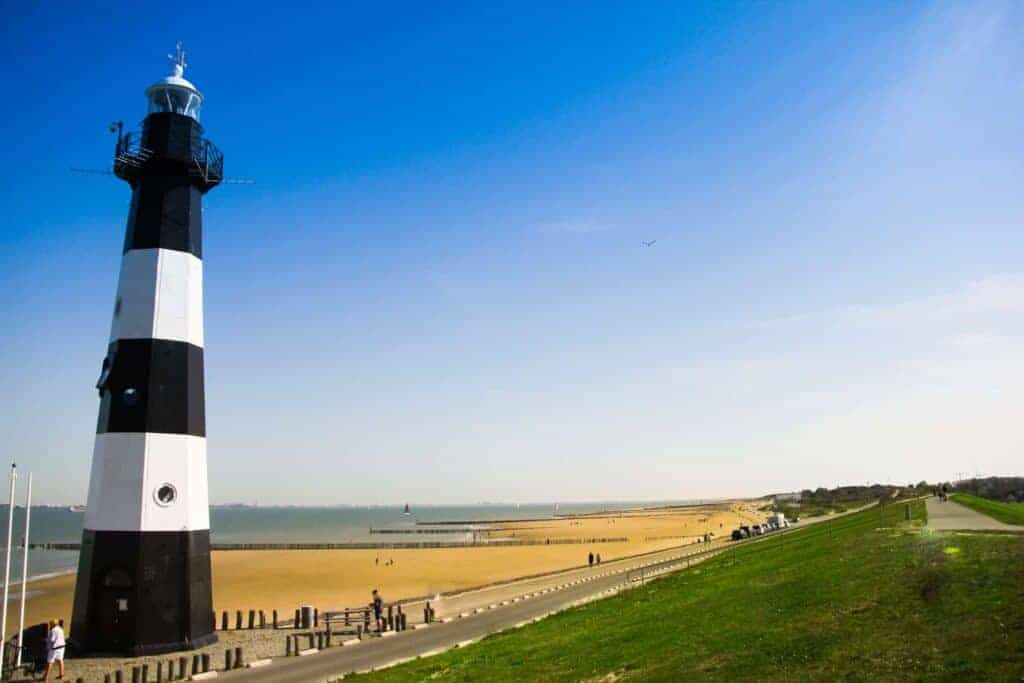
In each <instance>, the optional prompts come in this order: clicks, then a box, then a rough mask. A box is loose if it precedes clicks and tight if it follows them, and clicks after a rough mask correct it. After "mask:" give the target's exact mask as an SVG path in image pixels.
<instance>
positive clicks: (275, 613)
mask: <svg viewBox="0 0 1024 683" xmlns="http://www.w3.org/2000/svg"><path fill="white" fill-rule="evenodd" d="M274 630H275V631H276V630H277V610H274Z"/></svg>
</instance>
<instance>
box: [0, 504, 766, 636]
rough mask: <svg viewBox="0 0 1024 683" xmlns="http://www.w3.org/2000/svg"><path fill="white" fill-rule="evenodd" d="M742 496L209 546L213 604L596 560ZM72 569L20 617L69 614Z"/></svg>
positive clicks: (287, 607)
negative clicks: (469, 539)
mask: <svg viewBox="0 0 1024 683" xmlns="http://www.w3.org/2000/svg"><path fill="white" fill-rule="evenodd" d="M755 507H756V506H755V505H754V504H751V503H744V502H729V503H719V504H715V505H709V506H701V507H686V508H662V509H652V510H635V511H625V512H618V511H617V512H613V513H595V514H591V515H581V516H575V517H564V518H558V519H552V520H543V521H534V522H507V523H500V524H494V525H490V527H491V530H489V531H488V532H486V536H487V537H488V538H522V539H540V540H543V539H546V538H550V539H563V538H595V537H615V538H621V537H625V538H626V539H627V540H626V541H620V542H614V543H599V544H593V545H591V544H571V545H530V546H519V547H516V546H511V547H510V546H506V547H492V548H488V547H471V548H429V549H396V550H254V551H217V552H214V553H213V558H212V560H213V599H214V607H215V609H216V611H217V612H221V611H222V610H228V611H231V612H233V611H234V610H239V609H241V610H249V609H256V610H260V609H262V610H265V611H266V612H267V614H268V618H269V615H270V612H271V610H274V609H276V610H278V611H279V612H280V614H281V616H282V618H288V617H289V616H290V615H291V614H292V613H293V611H294V610H295V608H296V607H297V606H299V605H300V604H311V605H315V606H317V607H318V608H320V609H337V608H342V607H357V606H362V605H365V604H366V603H367V602H368V601H369V596H370V590H371V589H373V588H379V589H380V590H381V592H382V594H383V596H384V598H385V600H387V601H389V602H390V601H398V600H403V599H409V598H414V597H421V596H429V595H435V594H438V593H447V592H452V591H458V590H464V589H468V588H472V587H475V586H481V585H486V584H490V583H495V582H500V581H508V580H511V579H515V578H517V577H522V576H528V575H533V574H539V573H545V572H551V571H557V570H562V569H568V568H571V567H576V566H580V565H584V564H586V563H587V555H588V553H589V552H591V551H593V552H594V553H600V554H601V558H602V559H603V560H613V559H616V558H620V557H626V556H630V555H636V554H640V553H644V552H651V551H655V550H661V549H664V548H669V547H673V546H678V545H683V544H685V543H692V542H694V541H695V539H696V538H697V537H698V536H701V535H703V534H704V533H707V532H712V533H715V534H716V535H718V536H719V537H720V536H722V535H723V534H724V533H726V532H728V531H731V529H732V528H734V527H735V526H737V525H738V524H739V523H741V520H742V521H750V520H752V519H755V518H760V517H763V514H757V513H755V511H754V509H755ZM74 584H75V577H74V575H73V574H68V575H63V576H57V577H51V578H47V579H42V580H39V581H33V582H30V583H29V591H28V595H29V599H28V601H27V602H26V623H27V624H35V623H39V622H41V621H45V620H46V619H49V618H63V619H64V620H65V622H67V623H70V616H71V601H72V595H73V592H74ZM18 596H20V587H18V588H15V587H14V586H12V601H11V605H10V608H9V610H8V622H7V623H8V628H7V632H8V634H11V633H13V632H14V631H15V630H16V629H17V623H18V622H17V619H18V602H17V599H16V598H17V597H18Z"/></svg>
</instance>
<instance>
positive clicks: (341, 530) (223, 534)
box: [0, 501, 698, 583]
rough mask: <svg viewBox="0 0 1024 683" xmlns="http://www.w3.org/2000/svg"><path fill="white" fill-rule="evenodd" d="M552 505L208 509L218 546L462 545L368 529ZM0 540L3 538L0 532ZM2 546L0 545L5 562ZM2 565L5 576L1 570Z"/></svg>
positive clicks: (32, 566) (60, 561)
mask: <svg viewBox="0 0 1024 683" xmlns="http://www.w3.org/2000/svg"><path fill="white" fill-rule="evenodd" d="M694 502H698V501H644V502H614V503H602V502H594V503H563V504H561V505H559V508H558V512H559V514H572V513H585V512H596V511H600V510H621V509H625V508H631V507H638V506H656V505H669V504H675V505H679V504H686V503H694ZM554 511H555V507H554V505H553V504H538V505H521V506H515V505H497V504H495V505H447V506H445V505H435V506H423V507H413V508H412V509H411V512H412V515H408V516H407V515H404V514H402V508H401V507H369V508H365V507H363V508H357V507H351V508H350V507H294V508H213V509H211V510H210V527H211V529H210V536H211V540H212V541H213V542H214V543H260V542H266V543H275V542H278V543H280V542H293V543H297V542H309V543H323V542H335V543H344V542H353V541H377V542H382V543H384V542H397V541H410V540H411V541H441V540H464V539H465V538H466V536H467V534H465V533H458V532H455V533H451V534H430V535H422V534H412V533H409V534H387V535H382V534H371V533H370V528H371V527H372V528H374V529H381V528H388V529H399V530H401V529H412V528H414V526H415V524H416V522H441V521H460V520H461V521H467V522H472V521H483V520H492V519H493V520H502V519H529V518H541V517H550V516H551V515H552V514H553V513H554ZM24 512H25V511H24V510H23V509H21V508H16V509H15V511H14V540H15V547H16V549H15V552H14V557H13V558H12V560H13V561H12V562H11V577H12V581H13V580H15V579H20V578H21V561H22V560H21V557H22V553H21V549H20V548H19V547H18V546H20V544H21V539H22V537H23V535H24V531H25V516H24ZM6 516H7V506H6V505H2V506H0V520H2V521H0V525H2V524H3V522H6ZM83 516H84V515H83V513H81V512H72V511H70V510H68V509H67V508H32V528H31V537H32V538H31V540H32V542H33V543H46V542H61V541H63V542H71V543H77V542H78V541H80V540H81V537H82V519H83ZM0 538H2V539H6V533H5V531H4V530H2V529H0ZM3 555H4V546H2V545H0V561H2V560H3ZM77 566H78V553H77V552H69V551H55V550H32V551H30V552H29V569H28V575H29V576H30V577H35V576H40V575H44V574H51V573H54V572H63V571H67V570H69V569H74V568H76V567H77ZM2 571H3V570H2V568H0V572H2ZM0 583H2V575H0Z"/></svg>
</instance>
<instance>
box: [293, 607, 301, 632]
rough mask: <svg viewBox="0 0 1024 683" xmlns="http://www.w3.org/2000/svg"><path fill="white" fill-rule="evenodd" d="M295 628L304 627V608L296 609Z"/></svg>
mask: <svg viewBox="0 0 1024 683" xmlns="http://www.w3.org/2000/svg"><path fill="white" fill-rule="evenodd" d="M295 628H302V610H298V609H297V610H295Z"/></svg>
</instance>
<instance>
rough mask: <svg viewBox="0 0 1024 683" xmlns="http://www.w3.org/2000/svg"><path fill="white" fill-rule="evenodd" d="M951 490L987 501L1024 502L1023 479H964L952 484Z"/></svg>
mask: <svg viewBox="0 0 1024 683" xmlns="http://www.w3.org/2000/svg"><path fill="white" fill-rule="evenodd" d="M952 490H953V491H958V492H960V493H970V494H973V495H975V496H981V497H982V498H988V499H989V500H998V501H1006V502H1010V503H1019V502H1024V477H985V478H983V479H964V480H963V481H958V482H957V483H956V484H953V486H952Z"/></svg>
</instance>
